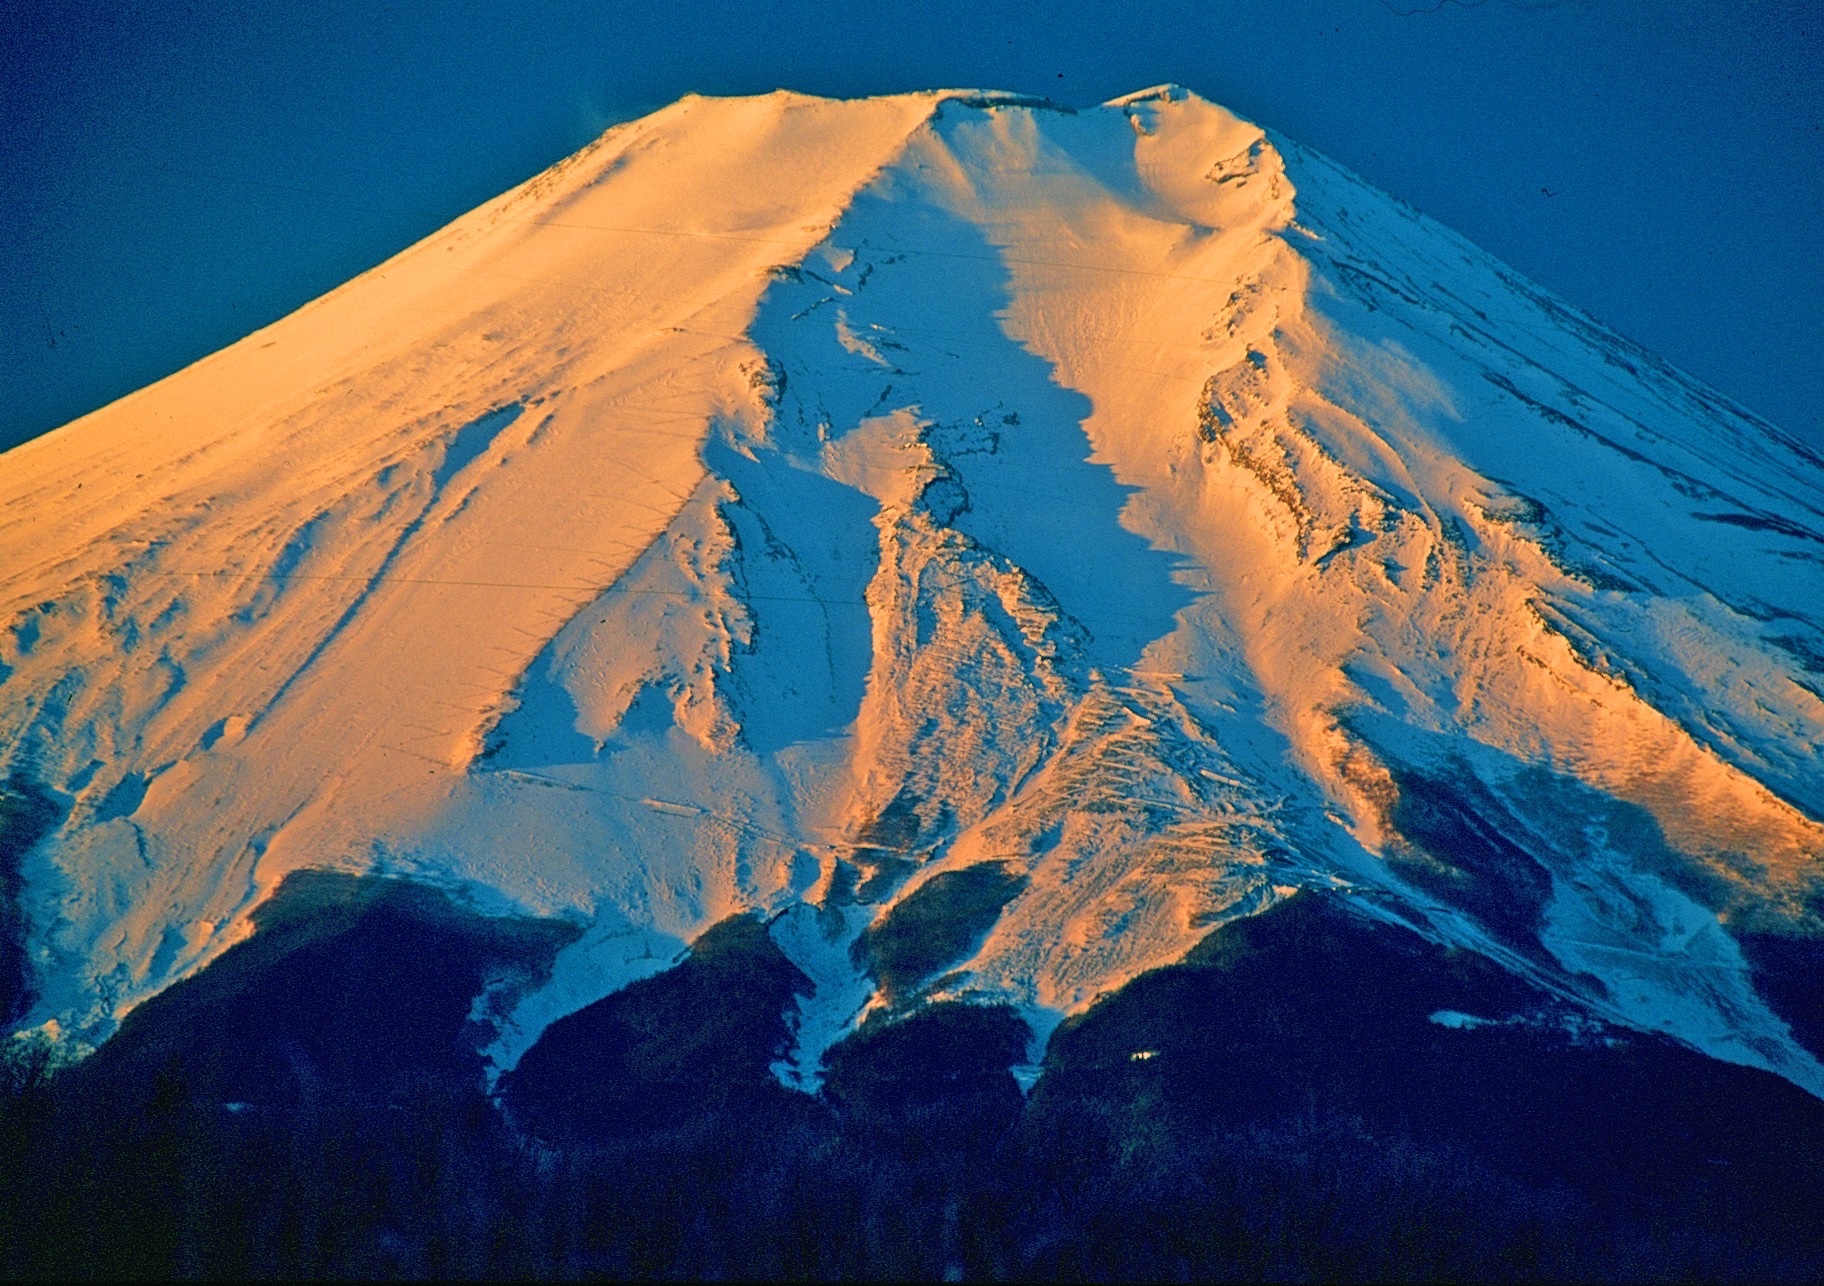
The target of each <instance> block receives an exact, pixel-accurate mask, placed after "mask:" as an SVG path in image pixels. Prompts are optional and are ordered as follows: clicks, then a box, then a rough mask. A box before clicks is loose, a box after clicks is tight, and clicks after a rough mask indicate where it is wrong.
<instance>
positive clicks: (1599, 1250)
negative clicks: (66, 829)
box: [0, 876, 1824, 1280]
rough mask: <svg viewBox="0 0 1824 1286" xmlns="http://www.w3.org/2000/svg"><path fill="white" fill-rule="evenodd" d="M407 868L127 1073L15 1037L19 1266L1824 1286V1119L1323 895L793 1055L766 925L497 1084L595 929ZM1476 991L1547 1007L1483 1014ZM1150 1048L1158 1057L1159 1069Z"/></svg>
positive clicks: (193, 1271)
mask: <svg viewBox="0 0 1824 1286" xmlns="http://www.w3.org/2000/svg"><path fill="white" fill-rule="evenodd" d="M565 937H566V933H565V931H560V930H557V929H554V928H552V927H551V926H547V925H537V924H524V923H521V924H515V923H512V922H501V921H485V920H481V919H479V918H477V917H473V916H468V915H465V914H464V913H462V912H461V911H459V910H458V909H456V908H455V907H454V906H453V905H452V904H451V903H449V902H448V901H447V900H446V899H444V898H443V897H442V896H441V895H440V894H436V893H433V892H430V891H427V890H423V889H418V888H413V887H412V886H408V885H400V884H384V883H381V882H377V881H355V880H347V879H340V878H338V877H329V876H315V877H307V878H304V879H302V880H294V882H293V883H291V884H288V885H287V888H286V890H284V891H283V892H282V893H281V895H280V897H279V899H277V901H276V902H275V903H274V909H272V910H269V911H268V912H266V913H264V914H263V915H262V917H261V920H260V922H259V931H258V932H257V933H256V934H255V935H254V937H253V938H252V939H250V940H249V942H248V943H246V944H243V946H241V947H237V948H235V949H234V950H233V951H231V952H229V953H228V954H227V955H226V956H224V957H223V958H222V960H221V961H219V962H218V963H217V964H216V965H214V966H212V967H211V968H210V969H208V970H206V971H205V972H204V973H203V974H201V975H199V976H198V977H197V978H195V979H192V980H190V981H189V982H187V983H184V984H181V985H180V986H178V987H175V988H172V989H171V990H170V991H168V992H166V993H165V994H164V995H162V996H160V997H159V998H157V999H155V1000H153V1001H151V1002H148V1003H147V1004H146V1005H144V1006H142V1007H141V1008H140V1009H138V1010H136V1011H135V1012H134V1014H133V1015H131V1016H130V1018H129V1019H128V1021H127V1022H126V1023H125V1024H123V1026H122V1029H121V1031H120V1033H119V1034H118V1035H117V1036H116V1038H115V1039H114V1040H112V1041H110V1042H109V1043H108V1044H107V1045H106V1046H104V1047H103V1048H102V1050H101V1051H99V1052H98V1053H97V1054H96V1055H94V1056H93V1057H91V1058H90V1059H89V1060H87V1061H86V1062H84V1063H81V1064H78V1065H77V1066H75V1067H73V1068H69V1069H66V1070H64V1071H61V1072H57V1073H54V1074H52V1073H49V1072H47V1071H46V1070H45V1068H44V1066H43V1065H42V1059H41V1058H39V1059H34V1058H33V1057H31V1056H30V1051H29V1050H26V1049H24V1048H23V1047H22V1048H21V1050H18V1051H15V1057H14V1058H13V1061H12V1063H11V1065H10V1069H9V1070H10V1077H11V1079H10V1083H9V1084H8V1086H7V1092H6V1094H5V1095H4V1107H3V1109H0V1111H3V1113H4V1115H3V1118H0V1150H3V1153H0V1154H3V1155H4V1156H5V1157H6V1158H7V1164H6V1166H5V1167H4V1171H3V1172H0V1268H3V1269H4V1271H5V1272H6V1273H7V1274H9V1275H11V1276H14V1277H43V1276H51V1277H94V1276H105V1277H139V1276H152V1277H173V1276H178V1277H192V1276H193V1277H228V1276H235V1277H240V1276H254V1277H372V1276H387V1277H395V1276H407V1277H412V1276H427V1277H428V1276H434V1277H447V1276H482V1277H502V1276H513V1277H529V1276H538V1277H546V1276H549V1277H576V1276H607V1277H696V1278H705V1277H748V1278H752V1277H762V1278H792V1277H867V1278H926V1279H941V1278H945V1277H950V1278H955V1277H964V1278H1033V1277H1044V1278H1063V1279H1112V1280H1121V1279H1129V1280H1132V1279H1146V1280H1153V1279H1174V1278H1178V1279H1183V1278H1196V1279H1212V1278H1215V1279H1221V1278H1242V1279H1262V1278H1271V1279H1288V1280H1303V1279H1313V1278H1322V1279H1327V1280H1329V1279H1335V1280H1345V1279H1368V1280H1386V1279H1395V1278H1401V1279H1403V1278H1453V1279H1464V1278H1482V1279H1515V1278H1519V1279H1541V1278H1544V1279H1566V1278H1576V1279H1591V1278H1603V1279H1616V1280H1667V1279H1679V1280H1685V1279H1715V1278H1736V1279H1748V1280H1769V1279H1781V1278H1784V1279H1800V1280H1815V1279H1816V1278H1817V1277H1818V1276H1819V1275H1820V1268H1821V1267H1824V1254H1821V1239H1820V1236H1819V1233H1818V1232H1817V1231H1816V1229H1815V1227H1814V1224H1815V1216H1814V1213H1813V1212H1815V1211H1816V1210H1817V1209H1819V1208H1821V1207H1820V1206H1819V1198H1820V1196H1824V1104H1820V1103H1818V1102H1817V1101H1815V1100H1813V1099H1811V1098H1810V1097H1808V1096H1807V1095H1805V1094H1803V1093H1801V1092H1799V1091H1797V1090H1795V1089H1793V1088H1792V1087H1791V1086H1789V1085H1787V1084H1786V1083H1785V1082H1784V1081H1781V1080H1778V1079H1777V1078H1775V1077H1772V1076H1769V1075H1766V1074H1764V1073H1760V1072H1756V1071H1753V1070H1750V1069H1745V1068H1737V1067H1730V1066H1727V1065H1724V1064H1719V1063H1715V1062H1713V1061H1711V1060H1708V1059H1705V1058H1702V1057H1700V1056H1698V1055H1695V1054H1692V1053H1690V1052H1688V1051H1685V1050H1683V1049H1680V1048H1678V1047H1676V1046H1674V1045H1672V1044H1671V1043H1670V1042H1666V1041H1662V1040H1658V1039H1655V1038H1648V1037H1641V1036H1637V1035H1626V1036H1624V1035H1622V1034H1621V1033H1616V1032H1613V1031H1606V1030H1602V1029H1598V1028H1595V1027H1593V1026H1590V1025H1588V1024H1583V1025H1579V1024H1577V1023H1576V1022H1575V1021H1573V1018H1574V1016H1571V1015H1567V1014H1565V1013H1563V1012H1562V1011H1558V1010H1554V1009H1553V1008H1552V1007H1551V1005H1550V1004H1549V1003H1547V1002H1546V1001H1544V999H1543V998H1542V997H1540V996H1539V995H1538V994H1537V993H1535V992H1532V991H1530V990H1529V989H1528V988H1526V987H1525V986H1524V985H1523V984H1521V983H1519V982H1517V981H1515V980H1513V979H1511V978H1509V977H1508V976H1507V975H1505V974H1502V973H1501V972H1499V971H1498V970H1496V969H1494V968H1493V967H1492V966H1489V965H1488V964H1486V963H1485V962H1482V961H1480V960H1479V959H1477V958H1474V957H1469V956H1465V955H1461V954H1456V953H1451V952H1447V951H1443V950H1441V949H1438V948H1434V947H1431V946H1429V945H1427V944H1424V943H1422V942H1421V941H1420V940H1418V939H1417V938H1416V937H1413V936H1412V935H1409V934H1405V933H1403V932H1401V931H1398V930H1395V929H1391V928H1386V927H1378V926H1375V925H1373V924H1371V923H1370V922H1369V921H1367V920H1365V919H1364V918H1362V917H1359V916H1356V915H1354V914H1353V913H1351V912H1349V911H1348V910H1347V909H1346V908H1343V907H1341V906H1340V905H1339V904H1337V903H1335V902H1334V901H1333V900H1331V899H1328V898H1325V897H1320V896H1316V895H1301V896H1300V897H1298V898H1294V899H1292V900H1291V901H1290V902H1288V903H1286V904H1284V905H1282V906H1280V907H1278V908H1276V909H1275V910H1273V911H1271V912H1269V913H1267V914H1266V915H1263V916H1260V917H1257V918H1255V919H1253V920H1249V921H1244V922H1241V923H1239V924H1235V925H1232V926H1229V927H1227V928H1224V929H1222V930H1220V931H1218V932H1217V933H1216V934H1214V935H1213V936H1212V937H1211V938H1210V939H1209V940H1208V941H1207V942H1206V943H1205V944H1204V946H1203V947H1202V948H1200V949H1199V950H1198V952H1197V953H1195V954H1194V955H1193V957H1192V958H1191V959H1190V960H1187V961H1186V962H1185V963H1184V964H1182V965H1179V966H1175V967H1173V968H1171V969H1167V970H1162V971H1159V972H1157V973H1155V974H1151V975H1148V976H1147V977H1146V978H1143V979H1141V980H1140V981H1139V982H1137V983H1136V984H1134V985H1133V986H1130V987H1129V988H1127V989H1126V990H1124V991H1123V992H1121V993H1120V994H1119V995H1117V996H1114V997H1112V998H1110V999H1108V1000H1106V1001H1104V1002H1103V1003H1102V1004H1101V1005H1099V1006H1097V1007H1096V1008H1095V1009H1094V1010H1092V1011H1091V1012H1090V1013H1089V1014H1088V1015H1086V1016H1085V1017H1084V1018H1083V1019H1082V1020H1080V1021H1078V1022H1076V1023H1073V1024H1070V1025H1068V1026H1066V1027H1065V1028H1064V1029H1062V1030H1061V1031H1060V1032H1059V1033H1058V1034H1057V1036H1056V1037H1055V1038H1054V1039H1053V1041H1052V1043H1051V1048H1050V1050H1049V1053H1048V1056H1047V1063H1046V1070H1045V1074H1044V1076H1043V1077H1042V1078H1041V1080H1040V1081H1039V1083H1038V1085H1037V1087H1036V1088H1035V1089H1034V1090H1033V1092H1032V1093H1031V1095H1030V1096H1025V1097H1023V1096H1022V1095H1021V1093H1020V1091H1019V1088H1018V1086H1017V1085H1016V1083H1015V1082H1014V1080H1013V1078H1012V1076H1011V1075H1010V1074H1009V1072H1008V1068H1009V1066H1010V1065H1011V1064H1013V1063H1016V1062H1019V1061H1022V1059H1023V1057H1024V1051H1025V1045H1026V1039H1027V1033H1026V1030H1025V1028H1024V1027H1023V1025H1022V1024H1021V1023H1020V1022H1019V1020H1018V1019H1017V1018H1015V1017H1014V1016H1013V1015H1012V1014H1011V1013H1010V1012H1008V1011H1005V1010H998V1009H991V1008H968V1007H962V1006H939V1007H934V1008H928V1009H926V1010H924V1011H922V1012H920V1013H918V1014H916V1015H914V1016H912V1017H909V1018H906V1019H903V1020H901V1021H897V1022H889V1023H875V1024H871V1025H870V1026H868V1027H867V1028H864V1030H863V1031H862V1032H861V1033H860V1034H858V1035H857V1036H856V1037H854V1038H852V1039H851V1040H849V1041H847V1042H845V1043H844V1044H843V1045H841V1046H838V1048H837V1049H836V1050H835V1051H834V1053H833V1055H832V1057H831V1059H830V1060H829V1065H828V1077H827V1081H826V1084H825V1088H824V1092H823V1093H822V1095H820V1096H819V1097H817V1098H812V1097H809V1096H806V1095H803V1094H799V1093H796V1092H792V1091H788V1090H785V1089H783V1088H782V1087H780V1086H779V1085H778V1084H777V1083H776V1082H775V1081H774V1079H773V1078H772V1076H771V1074H770V1072H769V1071H768V1065H769V1064H770V1063H771V1062H772V1061H773V1060H774V1059H775V1058H776V1057H777V1056H778V1054H779V1052H780V1049H781V1047H782V1044H783V1042H784V1040H785V1038H786V1035H787V1032H786V1027H785V1024H784V1021H783V1018H782V1013H783V1011H784V1009H785V1008H786V1005H787V1003H788V1002H789V1000H790V998H791V996H792V994H793V992H794V991H795V990H796V989H798V988H801V987H802V986H803V985H804V983H803V979H802V977H801V976H799V975H798V974H797V972H796V970H794V969H793V968H792V966H791V965H790V964H789V963H788V962H786V961H785V960H784V958H783V957H782V956H780V955H779V953H778V952H777V950H776V948H774V947H773V946H772V944H771V942H770V940H769V939H768V938H767V936H766V933H765V931H764V927H763V926H762V925H760V924H759V923H758V922H757V921H753V920H748V919H742V920H734V921H729V922H727V923H725V924H723V925H720V926H718V927H717V928H716V929H714V930H712V931H711V932H710V933H709V934H707V935H705V937H704V938H703V939H701V940H700V941H699V942H698V943H697V944H696V946H695V948H694V949H693V951H692V952H691V954H690V955H689V956H688V958H686V959H685V960H684V962H683V963H682V964H680V965H679V966H678V967H676V968H674V969H671V970H669V971H667V972H665V973H662V974H660V975H657V976H656V977H653V978H651V979H648V980H646V981H645V982H642V983H638V984H636V985H634V986H632V987H629V988H627V989H626V990H624V991H622V992H620V993H618V994H617V995H615V996H612V997H610V998H608V999H607V1000H605V1001H602V1002H599V1003H598V1004H596V1005H593V1006H591V1007H589V1008H588V1009H585V1010H584V1011H582V1012H581V1013H579V1014H576V1015H573V1016H572V1017H571V1018H568V1019H566V1020H564V1021H563V1022H561V1023H559V1024H557V1025H555V1026H554V1027H553V1028H552V1029H551V1030H550V1031H549V1032H547V1033H546V1036H545V1037H544V1038H543V1039H542V1040H541V1041H540V1043H539V1044H538V1045H537V1046H535V1047H534V1049H533V1050H532V1051H531V1052H530V1053H528V1055H527V1056H526V1058H525V1060H524V1061H522V1063H521V1065H520V1067H519V1068H518V1069H517V1070H516V1071H515V1072H514V1073H512V1074H510V1075H509V1076H507V1077H506V1078H504V1079H503V1081H502V1082H501V1084H500V1086H499V1087H498V1091H499V1092H498V1094H497V1095H496V1097H495V1098H494V1099H492V1100H490V1098H489V1097H488V1096H487V1095H486V1094H484V1092H483V1081H482V1077H481V1070H482V1069H481V1063H480V1059H479V1057H478V1056H477V1055H476V1054H475V1052H474V1051H475V1044H476V1037H477V1035H478V1033H477V1031H476V1029H475V1027H474V1025H473V1023H472V1013H471V1004H472V998H473V997H474V996H475V995H476V994H478V993H479V992H480V991H481V990H482V989H483V987H484V986H486V985H487V984H488V983H490V982H495V983H498V982H499V981H500V980H501V979H503V978H509V977H510V976H511V975H512V974H513V972H514V971H515V970H518V971H521V972H525V973H532V974H535V973H536V972H537V970H538V969H539V968H540V967H542V965H541V962H543V963H548V960H549V957H550V955H551V953H553V952H554V951H555V950H556V949H557V948H558V947H559V946H560V945H561V944H562V942H563V941H564V940H565ZM1441 1009H1455V1010H1461V1011H1465V1012H1469V1013H1476V1014H1481V1015H1484V1016H1488V1017H1497V1018H1505V1017H1514V1018H1518V1019H1520V1021H1513V1022H1506V1023H1501V1024H1490V1025H1488V1026H1484V1027H1477V1028H1474V1029H1470V1030H1452V1029H1449V1028H1446V1027H1444V1026H1441V1025H1439V1024H1437V1023H1435V1022H1431V1021H1429V1020H1428V1015H1430V1014H1431V1013H1433V1012H1436V1011H1438V1010H1441ZM1136 1055H1139V1057H1136Z"/></svg>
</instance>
